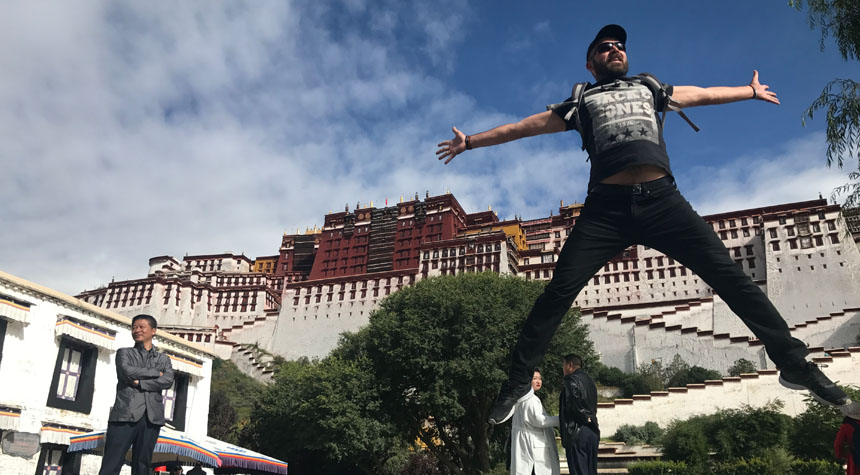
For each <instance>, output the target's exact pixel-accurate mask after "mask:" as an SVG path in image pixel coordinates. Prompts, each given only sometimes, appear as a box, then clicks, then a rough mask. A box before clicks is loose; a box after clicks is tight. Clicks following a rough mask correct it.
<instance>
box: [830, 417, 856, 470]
mask: <svg viewBox="0 0 860 475" xmlns="http://www.w3.org/2000/svg"><path fill="white" fill-rule="evenodd" d="M858 429H860V422H858V421H857V420H856V419H852V418H850V417H846V418H845V419H842V425H841V426H840V427H839V432H837V433H836V440H835V441H834V442H833V449H834V451H835V452H836V458H838V459H839V460H845V461H846V462H847V463H848V470H847V471H846V472H845V473H846V474H847V475H860V435H858Z"/></svg>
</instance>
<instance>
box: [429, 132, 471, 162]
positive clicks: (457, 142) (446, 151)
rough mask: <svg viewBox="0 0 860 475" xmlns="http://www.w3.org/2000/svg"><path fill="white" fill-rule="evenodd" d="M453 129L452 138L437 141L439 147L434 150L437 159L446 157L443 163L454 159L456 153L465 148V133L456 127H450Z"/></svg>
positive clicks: (461, 151)
mask: <svg viewBox="0 0 860 475" xmlns="http://www.w3.org/2000/svg"><path fill="white" fill-rule="evenodd" d="M451 130H453V131H454V138H453V139H451V140H446V141H444V142H440V143H439V145H438V146H439V149H438V150H436V155H437V156H438V158H439V160H442V159H443V158H447V160H445V165H447V164H448V163H449V162H450V161H451V160H453V159H454V157H456V156H457V155H458V154H460V153H463V151H464V150H466V134H464V133H463V132H460V131H459V130H458V129H457V127H451Z"/></svg>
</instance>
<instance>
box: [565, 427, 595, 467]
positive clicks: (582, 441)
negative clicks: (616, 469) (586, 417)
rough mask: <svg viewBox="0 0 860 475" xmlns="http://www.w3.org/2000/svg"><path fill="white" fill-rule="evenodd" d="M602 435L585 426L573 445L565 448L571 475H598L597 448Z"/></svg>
mask: <svg viewBox="0 0 860 475" xmlns="http://www.w3.org/2000/svg"><path fill="white" fill-rule="evenodd" d="M599 445H600V434H599V433H597V432H594V430H592V429H591V427H588V426H583V427H582V428H581V429H580V430H579V433H578V434H577V435H576V438H575V439H574V440H573V444H571V445H570V446H566V447H565V448H564V453H565V455H567V468H568V471H569V473H570V475H597V447H598V446H599Z"/></svg>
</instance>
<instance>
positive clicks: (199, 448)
mask: <svg viewBox="0 0 860 475" xmlns="http://www.w3.org/2000/svg"><path fill="white" fill-rule="evenodd" d="M105 432H106V431H103V430H100V431H96V432H88V433H86V434H81V435H78V436H74V437H71V438H70V440H69V448H68V452H86V453H93V454H98V455H101V454H103V453H104V446H105ZM125 460H126V462H130V461H131V451H130V450H129V452H128V453H126V454H125ZM170 462H174V463H178V464H184V465H192V464H194V463H195V462H200V463H202V464H203V465H205V466H207V467H220V466H221V459H220V458H219V457H218V454H216V453H215V452H214V451H212V450H211V448H208V447H205V446H204V445H202V444H200V443H198V442H197V441H195V440H194V439H192V438H191V437H188V436H187V435H185V434H184V433H182V432H179V431H176V430H173V429H170V428H169V427H162V428H161V432H159V434H158V441H157V442H156V443H155V449H154V450H153V452H152V464H153V465H155V464H160V465H163V464H165V463H170ZM284 473H286V472H284Z"/></svg>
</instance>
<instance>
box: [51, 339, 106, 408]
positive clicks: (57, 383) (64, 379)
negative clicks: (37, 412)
mask: <svg viewBox="0 0 860 475" xmlns="http://www.w3.org/2000/svg"><path fill="white" fill-rule="evenodd" d="M97 359H98V349H96V347H94V346H91V345H87V344H84V343H80V342H78V341H77V340H72V339H70V338H62V339H61V340H60V348H59V351H58V353H57V362H56V364H55V365H54V376H53V378H52V381H51V390H50V392H49V393H48V402H47V405H48V406H50V407H56V408H58V409H67V410H70V411H75V412H82V413H85V414H89V413H90V410H91V409H92V405H93V386H94V382H95V375H96V360H97Z"/></svg>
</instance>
